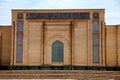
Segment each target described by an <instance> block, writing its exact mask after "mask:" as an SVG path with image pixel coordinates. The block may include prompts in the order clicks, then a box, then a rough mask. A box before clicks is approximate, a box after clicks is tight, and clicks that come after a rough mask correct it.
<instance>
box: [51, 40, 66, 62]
mask: <svg viewBox="0 0 120 80" xmlns="http://www.w3.org/2000/svg"><path fill="white" fill-rule="evenodd" d="M63 53H64V45H63V43H62V42H60V41H55V42H54V43H53V44H52V62H63Z"/></svg>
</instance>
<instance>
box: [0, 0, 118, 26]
mask: <svg viewBox="0 0 120 80" xmlns="http://www.w3.org/2000/svg"><path fill="white" fill-rule="evenodd" d="M12 9H105V21H106V24H107V25H120V0H0V25H11V10H12Z"/></svg>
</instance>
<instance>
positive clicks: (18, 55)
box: [16, 20, 23, 62]
mask: <svg viewBox="0 0 120 80" xmlns="http://www.w3.org/2000/svg"><path fill="white" fill-rule="evenodd" d="M17 33H20V34H18V35H17V36H16V38H17V43H16V44H17V45H16V62H22V59H23V21H22V20H18V21H17Z"/></svg>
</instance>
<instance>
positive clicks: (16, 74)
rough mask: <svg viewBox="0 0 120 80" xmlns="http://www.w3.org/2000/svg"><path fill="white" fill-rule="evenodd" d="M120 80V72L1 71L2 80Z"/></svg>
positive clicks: (0, 77)
mask: <svg viewBox="0 0 120 80" xmlns="http://www.w3.org/2000/svg"><path fill="white" fill-rule="evenodd" d="M53 78H54V79H82V80H83V79H84V80H87V79H88V80H89V79H92V80H94V79H100V80H101V79H115V80H119V79H120V71H87V70H86V71H81V70H62V71H60V70H38V71H36V70H8V71H3V70H2V71H0V79H53Z"/></svg>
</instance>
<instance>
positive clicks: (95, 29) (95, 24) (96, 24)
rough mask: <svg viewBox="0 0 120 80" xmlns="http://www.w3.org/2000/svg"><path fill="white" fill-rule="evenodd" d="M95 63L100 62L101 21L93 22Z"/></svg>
mask: <svg viewBox="0 0 120 80" xmlns="http://www.w3.org/2000/svg"><path fill="white" fill-rule="evenodd" d="M93 62H99V21H98V20H93Z"/></svg>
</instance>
